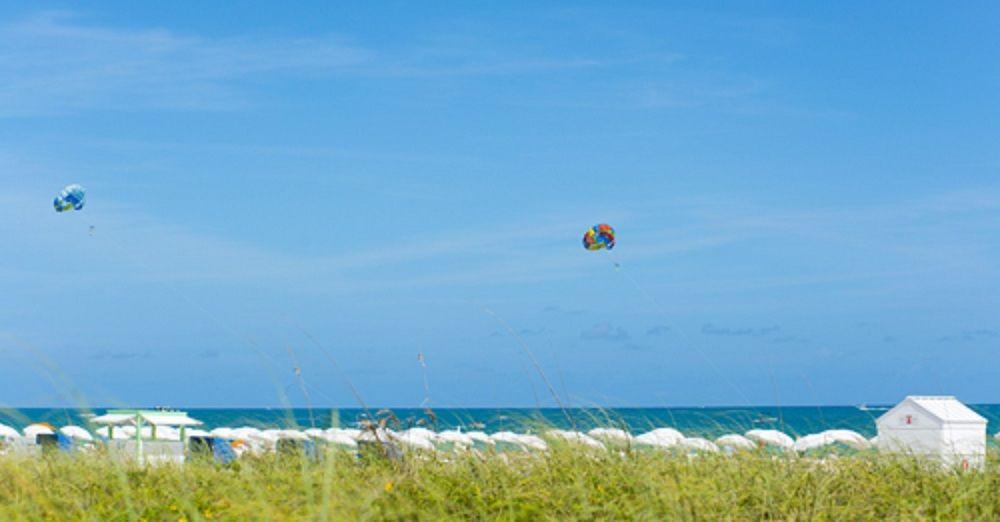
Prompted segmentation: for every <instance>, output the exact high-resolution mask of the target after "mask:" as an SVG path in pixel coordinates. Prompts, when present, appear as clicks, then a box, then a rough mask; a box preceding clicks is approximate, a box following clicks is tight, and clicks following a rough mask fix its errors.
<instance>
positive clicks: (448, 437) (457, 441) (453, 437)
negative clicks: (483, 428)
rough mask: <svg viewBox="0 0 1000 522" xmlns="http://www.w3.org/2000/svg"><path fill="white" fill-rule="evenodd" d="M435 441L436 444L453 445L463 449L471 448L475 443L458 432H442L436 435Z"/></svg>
mask: <svg viewBox="0 0 1000 522" xmlns="http://www.w3.org/2000/svg"><path fill="white" fill-rule="evenodd" d="M437 440H438V442H441V443H445V444H453V445H455V446H460V447H463V448H467V447H469V446H472V445H473V444H474V443H475V441H474V440H472V437H470V436H468V435H466V434H465V433H462V432H461V431H458V430H447V431H442V432H441V433H438V434H437Z"/></svg>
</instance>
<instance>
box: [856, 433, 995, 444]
mask: <svg viewBox="0 0 1000 522" xmlns="http://www.w3.org/2000/svg"><path fill="white" fill-rule="evenodd" d="M997 440H1000V433H998V434H997ZM868 443H869V444H871V445H872V446H878V435H876V436H874V437H872V438H870V439H868Z"/></svg>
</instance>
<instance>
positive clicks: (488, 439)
mask: <svg viewBox="0 0 1000 522" xmlns="http://www.w3.org/2000/svg"><path fill="white" fill-rule="evenodd" d="M135 430H136V429H135V427H133V426H120V427H117V428H115V429H114V430H109V429H108V428H107V427H102V428H98V429H97V430H95V433H96V434H97V435H100V436H102V437H105V438H108V436H109V435H110V436H111V438H114V439H130V438H134V437H135V434H136V433H135ZM109 431H110V433H109ZM59 432H61V433H62V434H63V435H65V436H67V437H70V438H72V439H75V440H79V441H92V440H93V436H92V435H91V433H90V432H88V431H87V430H85V429H83V428H81V427H79V426H63V427H61V428H59ZM53 433H55V431H54V429H53V428H52V427H51V426H49V425H47V424H32V425H30V426H27V427H26V428H24V431H23V438H24V439H27V440H34V439H35V437H36V436H37V435H40V434H53ZM186 434H187V436H188V437H196V436H203V437H219V438H223V439H227V440H240V441H245V442H246V443H247V444H248V445H250V446H251V448H257V449H273V448H274V447H275V445H276V444H277V442H278V441H279V440H282V439H291V440H303V441H305V440H310V439H312V440H321V441H325V442H328V443H332V444H336V445H340V446H344V447H346V448H356V447H357V445H358V442H361V441H365V440H375V439H378V440H381V441H393V442H396V443H398V444H400V445H402V446H406V447H409V448H412V449H421V450H435V449H441V448H452V449H467V448H471V447H474V446H477V445H479V446H496V445H498V444H499V445H501V446H504V447H515V448H520V449H526V450H545V449H547V448H548V443H547V442H546V439H549V440H560V441H563V442H566V443H571V444H580V445H583V446H587V447H591V448H595V449H603V448H605V447H607V446H608V445H611V446H616V445H617V446H620V445H625V444H629V445H634V446H647V447H652V448H661V449H667V448H677V449H682V450H690V451H698V452H718V451H720V450H721V449H726V448H728V449H730V450H748V449H754V448H757V447H762V446H771V447H775V448H779V449H782V450H790V451H791V450H794V451H798V452H806V451H810V450H814V449H818V448H822V447H825V446H829V445H835V444H842V445H845V446H848V447H851V448H854V449H857V450H863V449H867V448H870V447H872V445H873V443H874V440H875V439H871V440H869V439H866V438H865V437H864V436H863V435H861V434H860V433H857V432H855V431H851V430H843V429H834V430H826V431H823V432H820V433H813V434H809V435H805V436H802V437H799V438H798V439H793V438H792V437H790V436H789V435H787V434H785V433H783V432H781V431H778V430H750V431H748V432H746V433H744V434H742V435H740V434H735V433H733V434H728V435H723V436H721V437H719V438H717V439H715V440H714V441H711V440H708V439H705V438H701V437H687V436H685V435H684V434H683V433H681V432H680V431H678V430H676V429H673V428H656V429H653V430H651V431H648V432H646V433H643V434H640V435H632V434H630V433H628V432H626V431H625V430H622V429H619V428H594V429H592V430H590V431H588V432H587V433H582V432H578V431H568V430H555V429H554V430H549V431H547V432H546V433H545V438H542V437H539V436H537V435H532V434H520V433H514V432H511V431H500V432H497V433H493V434H486V433H484V432H482V431H468V432H465V431H461V430H447V431H441V432H434V431H432V430H429V429H427V428H420V427H418V428H410V429H408V430H403V431H391V430H385V429H382V430H379V431H378V432H371V431H362V430H358V429H351V428H328V429H319V428H309V429H306V430H294V429H259V428H254V427H249V426H245V427H241V428H225V427H223V428H215V429H213V430H211V431H205V430H199V429H190V430H187V433H186ZM141 436H142V437H143V438H151V437H152V436H153V430H152V428H150V427H148V426H146V427H143V428H142V433H141ZM20 438H22V434H21V433H19V432H18V431H17V430H15V429H14V428H11V427H10V426H5V425H2V424H0V439H20ZM156 438H157V439H160V440H174V441H179V440H180V439H181V433H180V431H179V430H177V429H176V428H171V427H168V426H160V427H158V428H157V429H156Z"/></svg>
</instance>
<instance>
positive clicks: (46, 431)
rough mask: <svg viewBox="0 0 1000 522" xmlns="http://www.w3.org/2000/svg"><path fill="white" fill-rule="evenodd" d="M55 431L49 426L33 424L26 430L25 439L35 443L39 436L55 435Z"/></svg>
mask: <svg viewBox="0 0 1000 522" xmlns="http://www.w3.org/2000/svg"><path fill="white" fill-rule="evenodd" d="M53 434H55V430H53V429H52V427H51V426H49V425H47V424H40V423H38V424H31V425H29V426H27V427H25V428H24V438H26V439H28V441H29V442H35V437H37V436H39V435H53Z"/></svg>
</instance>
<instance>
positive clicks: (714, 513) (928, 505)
mask: <svg viewBox="0 0 1000 522" xmlns="http://www.w3.org/2000/svg"><path fill="white" fill-rule="evenodd" d="M998 517H1000V458H998V456H997V454H996V453H995V452H993V453H992V454H991V455H990V457H989V459H988V463H987V466H986V468H985V469H984V470H983V471H979V472H955V471H947V470H942V469H941V468H939V467H935V466H933V465H931V464H929V463H921V462H918V461H916V460H913V459H908V458H893V457H886V456H879V455H877V454H861V455H855V456H850V457H840V458H826V459H804V458H799V457H778V456H775V455H773V454H770V453H767V452H748V453H742V454H737V455H732V456H725V455H698V456H696V457H690V456H686V455H674V454H668V453H663V452H658V451H628V450H625V451H619V450H613V451H588V450H584V449H580V448H577V447H572V446H568V445H553V446H552V447H551V448H550V450H549V451H547V452H542V453H535V454H526V453H522V454H502V455H501V454H482V455H473V454H454V455H452V454H435V455H431V454H408V455H407V456H405V457H404V458H403V459H402V460H400V461H394V462H393V461H387V460H384V459H380V458H365V459H358V458H356V457H355V456H354V455H352V454H348V453H344V452H338V451H330V452H329V453H326V454H324V455H323V456H322V458H320V459H318V460H307V459H303V458H299V457H296V456H289V455H264V456H260V457H251V458H243V459H240V460H238V461H236V462H234V463H232V464H229V465H220V464H217V463H215V462H212V461H211V460H207V459H193V460H189V461H188V462H187V463H186V464H184V465H183V466H175V465H167V466H157V467H138V466H134V465H126V464H120V463H115V462H114V461H113V460H112V459H109V458H108V457H107V455H102V454H100V453H95V454H89V455H88V454H77V455H65V454H55V455H48V456H44V457H39V458H15V457H9V456H8V457H0V519H2V520H43V519H47V520H358V519H361V520H365V519H368V520H382V519H388V520H463V519H464V520H468V519H474V520H483V519H500V520H540V519H548V520H575V519H583V520H664V519H671V520H695V519H700V520H760V519H781V520H786V519H798V520H804V519H810V520H813V519H819V520H824V519H826V520H872V519H907V520H914V519H927V520H935V519H964V520H986V519H997V518H998Z"/></svg>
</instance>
